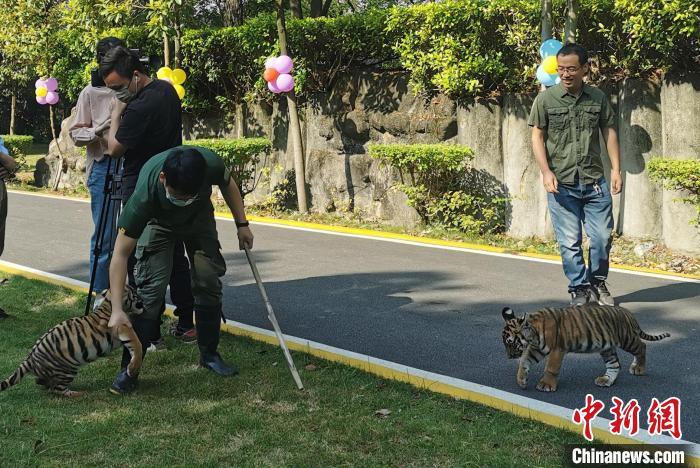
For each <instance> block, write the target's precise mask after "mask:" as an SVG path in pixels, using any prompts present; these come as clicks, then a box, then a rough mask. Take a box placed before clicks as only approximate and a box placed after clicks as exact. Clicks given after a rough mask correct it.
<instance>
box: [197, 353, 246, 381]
mask: <svg viewBox="0 0 700 468" xmlns="http://www.w3.org/2000/svg"><path fill="white" fill-rule="evenodd" d="M199 365H200V366H202V367H204V368H205V369H209V370H210V371H212V372H214V373H215V374H219V375H220V376H222V377H229V376H232V375H236V374H238V369H236V368H235V367H233V366H229V365H228V364H226V363H225V362H224V360H223V359H221V356H219V354H218V353H214V354H202V356H201V357H200V358H199Z"/></svg>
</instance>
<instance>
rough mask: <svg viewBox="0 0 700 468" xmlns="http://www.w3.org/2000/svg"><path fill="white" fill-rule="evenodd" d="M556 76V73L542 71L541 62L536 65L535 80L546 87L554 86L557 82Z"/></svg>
mask: <svg viewBox="0 0 700 468" xmlns="http://www.w3.org/2000/svg"><path fill="white" fill-rule="evenodd" d="M558 78H559V76H558V75H557V74H556V73H555V74H552V75H550V74H549V73H547V72H546V71H544V68H542V64H540V65H539V66H538V67H537V80H538V81H539V82H540V83H542V84H543V85H545V86H546V87H548V88H549V87H550V86H554V85H555V84H557V79H558Z"/></svg>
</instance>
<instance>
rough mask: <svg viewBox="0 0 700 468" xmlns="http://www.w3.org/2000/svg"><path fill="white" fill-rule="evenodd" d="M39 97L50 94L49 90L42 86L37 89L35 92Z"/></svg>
mask: <svg viewBox="0 0 700 468" xmlns="http://www.w3.org/2000/svg"><path fill="white" fill-rule="evenodd" d="M34 92H35V93H36V95H37V96H39V97H44V96H46V94H47V93H48V92H49V90H48V89H46V87H45V86H41V87H40V88H37V89H36V91H34Z"/></svg>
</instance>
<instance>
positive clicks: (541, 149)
mask: <svg viewBox="0 0 700 468" xmlns="http://www.w3.org/2000/svg"><path fill="white" fill-rule="evenodd" d="M544 135H545V130H544V129H543V128H539V127H532V152H533V153H535V161H537V165H538V166H539V167H540V172H541V173H542V183H543V184H544V188H545V190H547V192H550V193H559V191H558V187H559V183H558V182H557V176H555V175H554V172H552V170H551V169H550V168H549V163H547V148H546V147H545V144H544Z"/></svg>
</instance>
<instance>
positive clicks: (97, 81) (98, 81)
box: [90, 49, 163, 88]
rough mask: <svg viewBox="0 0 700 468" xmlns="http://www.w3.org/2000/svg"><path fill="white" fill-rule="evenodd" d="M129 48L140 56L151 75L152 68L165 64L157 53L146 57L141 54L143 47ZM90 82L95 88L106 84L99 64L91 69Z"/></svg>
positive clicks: (140, 60)
mask: <svg viewBox="0 0 700 468" xmlns="http://www.w3.org/2000/svg"><path fill="white" fill-rule="evenodd" d="M129 50H130V51H131V52H133V53H134V54H136V56H137V57H138V58H139V62H141V63H142V64H143V66H144V67H145V68H146V73H148V74H149V75H150V74H151V70H158V69H159V68H160V67H162V66H163V59H162V58H160V57H159V56H157V55H150V56H148V57H146V56H142V55H141V49H129ZM90 84H92V86H93V87H95V88H99V87H102V86H106V85H105V80H104V79H103V78H102V75H100V68H99V66H98V67H95V68H93V69H92V70H90Z"/></svg>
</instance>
